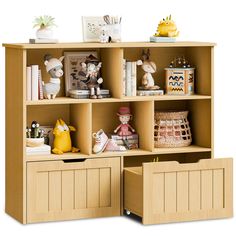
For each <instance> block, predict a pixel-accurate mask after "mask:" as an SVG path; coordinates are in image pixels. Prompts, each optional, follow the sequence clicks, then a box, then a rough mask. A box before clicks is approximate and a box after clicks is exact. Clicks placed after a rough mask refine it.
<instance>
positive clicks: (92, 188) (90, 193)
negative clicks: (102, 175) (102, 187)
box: [87, 169, 99, 208]
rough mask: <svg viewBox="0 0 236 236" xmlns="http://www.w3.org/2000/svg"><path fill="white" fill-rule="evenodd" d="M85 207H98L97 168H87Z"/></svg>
mask: <svg viewBox="0 0 236 236" xmlns="http://www.w3.org/2000/svg"><path fill="white" fill-rule="evenodd" d="M87 207H88V208H93V207H99V169H88V170H87Z"/></svg>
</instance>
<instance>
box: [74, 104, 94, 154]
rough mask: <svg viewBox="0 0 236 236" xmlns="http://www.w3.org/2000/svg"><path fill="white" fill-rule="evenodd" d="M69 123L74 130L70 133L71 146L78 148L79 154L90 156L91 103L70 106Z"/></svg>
mask: <svg viewBox="0 0 236 236" xmlns="http://www.w3.org/2000/svg"><path fill="white" fill-rule="evenodd" d="M70 122H71V125H73V126H74V127H75V128H76V132H72V142H73V145H74V146H76V147H78V148H79V149H80V151H81V153H84V154H87V155H89V154H91V150H92V148H91V145H92V137H91V133H92V105H91V103H82V104H73V105H70Z"/></svg>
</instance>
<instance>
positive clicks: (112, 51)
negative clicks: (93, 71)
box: [101, 48, 123, 98]
mask: <svg viewBox="0 0 236 236" xmlns="http://www.w3.org/2000/svg"><path fill="white" fill-rule="evenodd" d="M101 60H102V63H103V64H102V76H103V80H104V82H103V87H104V88H108V89H110V92H111V96H112V97H114V98H121V97H122V79H123V78H122V76H123V50H122V49H120V48H109V49H101Z"/></svg>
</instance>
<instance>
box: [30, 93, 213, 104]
mask: <svg viewBox="0 0 236 236" xmlns="http://www.w3.org/2000/svg"><path fill="white" fill-rule="evenodd" d="M204 99H211V96H207V95H198V94H194V95H186V96H182V95H181V96H177V95H162V96H134V97H123V98H103V99H74V98H69V97H57V98H55V99H50V100H49V99H43V100H38V101H26V105H28V106H31V105H53V104H55V105H56V104H79V103H106V102H107V103H108V102H129V101H130V102H132V101H134V102H135V101H174V100H204Z"/></svg>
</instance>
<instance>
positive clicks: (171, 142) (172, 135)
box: [154, 111, 192, 147]
mask: <svg viewBox="0 0 236 236" xmlns="http://www.w3.org/2000/svg"><path fill="white" fill-rule="evenodd" d="M187 116H188V111H168V112H157V111H156V112H155V127H154V145H155V147H185V146H189V145H190V144H191V142H192V135H191V130H190V126H189V122H188V119H187Z"/></svg>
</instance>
